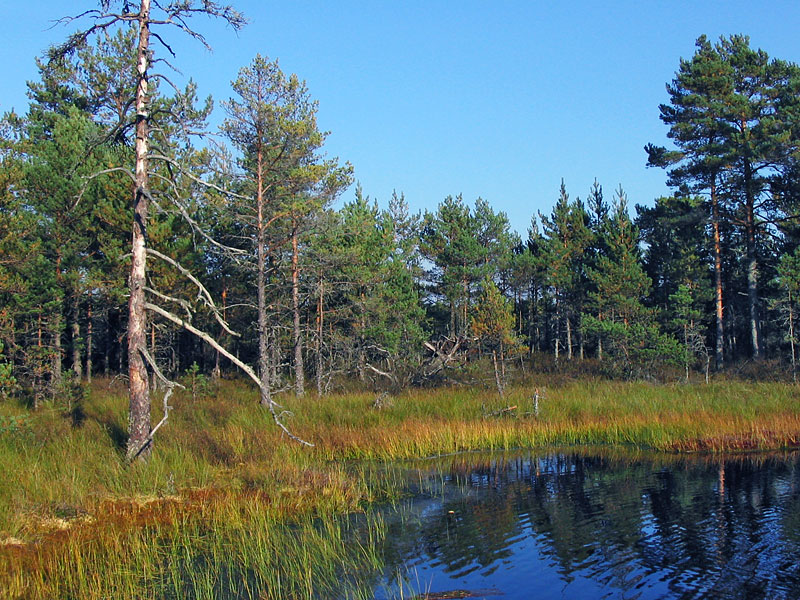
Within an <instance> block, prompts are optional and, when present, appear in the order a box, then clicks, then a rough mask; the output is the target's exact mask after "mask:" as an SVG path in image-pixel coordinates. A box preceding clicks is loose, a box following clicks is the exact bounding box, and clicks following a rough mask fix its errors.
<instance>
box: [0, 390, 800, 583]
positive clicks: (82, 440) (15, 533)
mask: <svg viewBox="0 0 800 600" xmlns="http://www.w3.org/2000/svg"><path fill="white" fill-rule="evenodd" d="M220 385H221V387H220V389H219V390H218V391H217V393H216V394H215V395H213V396H211V397H207V398H202V399H198V400H197V401H192V399H191V396H190V395H187V394H178V395H176V397H175V398H174V402H173V405H174V406H175V410H174V411H173V412H172V413H171V416H170V420H169V422H168V423H167V425H166V426H165V427H164V428H162V429H161V430H160V431H159V435H158V436H157V439H156V445H155V449H154V452H153V456H152V458H151V460H150V461H149V462H148V463H147V464H137V465H132V466H129V465H126V464H125V463H124V460H123V458H122V444H123V442H124V428H125V424H126V422H127V417H126V414H125V410H126V407H127V400H126V397H125V392H124V390H122V389H109V385H108V382H103V381H99V382H97V383H96V384H95V386H94V388H93V389H92V391H91V393H90V394H88V397H87V399H86V400H85V402H84V403H83V405H82V406H81V410H82V414H81V415H80V416H81V418H79V419H75V418H74V416H75V415H74V413H73V415H72V416H67V415H66V414H65V411H64V410H63V407H59V406H50V407H46V408H45V409H43V410H41V411H40V412H38V413H35V414H32V415H30V416H29V417H28V418H26V419H23V420H22V425H20V426H18V427H16V428H14V430H0V462H2V464H3V465H4V467H5V470H6V473H7V476H6V483H5V484H4V485H3V486H0V592H4V593H2V594H0V596H4V597H5V596H8V597H12V598H14V597H20V598H22V597H31V598H39V597H41V598H47V597H54V598H59V597H75V598H78V597H80V598H101V597H115V598H117V597H120V598H122V597H125V598H138V597H143V598H144V597H154V596H160V595H166V596H170V595H172V596H174V597H180V596H181V595H182V594H189V595H192V596H194V597H214V595H215V594H216V593H217V592H219V589H220V588H219V586H220V585H223V584H222V583H219V582H214V581H206V580H200V579H192V577H195V576H196V577H200V575H199V574H197V573H195V574H193V575H191V576H189V575H188V574H187V573H189V572H193V569H191V568H189V567H188V566H187V565H190V564H192V561H200V563H202V564H205V565H216V566H217V567H219V568H223V567H222V566H221V565H222V562H221V561H223V559H224V558H226V557H227V556H228V555H229V554H230V552H231V551H232V550H231V549H232V548H234V547H236V546H237V544H240V545H241V544H244V549H243V550H242V552H243V554H242V555H241V556H239V558H238V559H237V560H239V562H238V563H236V564H238V565H239V567H237V568H240V570H241V573H239V574H238V575H237V576H236V577H232V578H230V580H229V581H227V580H226V581H227V583H224V585H234V586H239V585H245V586H248V585H251V586H254V587H253V588H252V589H253V590H259V592H258V593H259V594H264V595H265V597H281V596H280V593H284V592H280V593H278V592H277V591H275V590H284V591H285V590H288V589H290V587H291V586H292V585H295V584H297V585H300V582H302V581H304V580H305V579H307V578H308V572H309V570H310V569H312V566H313V568H314V569H317V570H320V569H321V572H325V573H327V574H328V575H326V576H327V577H329V578H330V579H331V581H332V582H333V581H338V575H336V569H335V564H337V561H339V562H341V561H347V560H350V561H354V562H355V563H358V562H359V561H366V562H367V563H368V562H370V561H374V560H376V559H375V557H374V556H372V555H370V552H369V550H368V549H361V550H358V551H357V552H355V554H353V553H350V551H349V543H347V542H345V541H344V537H343V534H342V532H341V528H342V524H341V523H340V522H338V521H336V520H335V519H334V520H331V515H336V514H342V513H348V512H353V511H358V510H361V509H362V508H363V507H364V506H366V505H368V504H370V503H373V502H375V501H376V500H384V499H389V498H392V497H393V496H394V495H395V494H397V493H399V492H401V491H402V488H403V483H402V475H401V472H400V470H399V469H395V468H387V467H386V466H385V465H384V464H383V463H384V462H385V461H393V460H396V459H415V458H422V457H429V456H437V455H446V454H450V453H457V452H462V451H468V450H479V449H480V450H509V449H516V448H522V449H525V448H545V447H552V446H573V447H574V446H586V445H591V446H604V447H615V448H616V447H624V448H629V449H654V450H658V451H666V452H670V453H682V452H689V451H704V452H723V451H731V450H767V449H778V448H787V447H797V446H800V400H799V399H798V388H797V387H796V386H791V385H787V384H778V383H769V384H765V383H762V384H752V383H739V382H731V383H713V384H711V385H665V386H654V385H649V384H641V383H617V382H607V381H588V382H573V383H565V384H563V385H560V386H558V387H554V388H548V389H547V390H546V391H545V392H544V395H543V398H542V399H541V400H540V407H539V408H540V411H539V414H538V415H534V414H532V412H533V406H532V398H531V397H532V393H533V390H532V386H525V385H518V386H516V387H513V388H511V389H509V390H508V393H507V395H506V398H505V399H503V400H500V399H499V398H498V397H497V396H496V394H494V393H493V392H492V391H491V390H489V389H479V388H459V387H453V388H440V389H435V390H408V391H405V392H403V393H400V394H397V395H395V396H393V397H391V398H390V399H389V400H390V401H389V402H388V406H386V407H384V408H381V409H376V408H374V407H373V402H374V400H375V396H376V395H375V394H373V393H351V394H341V395H332V396H329V397H323V398H320V397H316V396H314V395H310V396H308V397H306V398H303V399H295V398H292V397H287V398H283V399H281V402H282V403H283V404H285V406H286V408H287V409H289V410H291V411H292V412H293V415H294V416H293V417H292V418H290V419H289V420H288V421H287V424H288V425H289V427H290V428H291V429H292V430H293V431H295V432H296V433H297V434H299V435H300V436H301V437H303V438H305V439H308V440H310V441H312V442H313V443H314V444H315V446H314V448H311V449H306V448H303V447H301V446H299V445H296V444H294V443H292V442H290V441H288V440H287V439H285V438H283V437H282V436H281V434H280V432H279V431H278V430H277V428H276V427H275V426H274V424H273V423H272V421H271V417H270V415H269V413H268V412H266V411H265V410H263V409H262V408H260V407H259V406H258V405H257V404H256V398H257V394H256V393H255V391H254V390H253V389H252V388H251V387H249V386H247V385H246V384H243V383H240V382H222V383H221V384H220ZM509 406H516V407H517V408H516V409H515V410H513V411H507V412H505V413H503V416H500V417H497V416H487V415H489V414H492V413H497V412H498V411H499V410H500V409H502V408H505V407H509ZM156 412H157V411H156ZM26 413H27V411H26V409H24V408H22V407H21V406H18V405H14V404H13V403H5V404H0V419H6V420H7V418H8V417H10V416H16V415H22V414H26ZM154 418H156V419H157V418H160V415H158V414H155V415H154ZM2 422H6V421H2V420H0V423H2ZM321 516H322V517H324V519H323V520H324V522H325V523H326V524H325V526H324V527H327V528H329V529H330V531H329V534H331V535H332V537H331V539H330V540H327V541H326V540H324V539H322V538H320V537H319V536H318V534H317V533H314V531H315V526H314V525H313V524H312V522H311V521H310V520H309V519H313V518H315V517H321ZM290 521H291V522H293V523H294V525H293V526H292V527H290V528H289V529H288V530H287V529H286V527H285V524H286V523H287V522H290ZM298 524H299V525H298ZM317 527H318V526H317ZM298 528H299V530H300V531H304V532H305V533H304V534H303V535H305V536H306V537H305V538H303V540H302V544H306V545H308V544H309V543H311V542H310V541H309V540H314V542H313V544H312V545H314V548H316V550H314V552H316V554H315V555H314V556H313V557H310V556H306V559H303V556H304V554H303V553H304V552H305V550H302V547H301V546H297V545H296V544H297V543H299V542H298V539H299V538H297V537H296V536H295V537H291V535H290V534H289V533H287V531H290V530H298ZM379 529H380V528H379V527H378V526H376V527H375V532H378V531H379ZM252 531H254V532H256V533H254V534H253V535H252V536H251V539H248V540H246V541H245V542H242V540H241V538H242V536H243V535H244V534H243V532H247V533H248V534H249V533H250V532H252ZM336 532H338V533H336ZM370 535H378V533H370ZM281 536H283V537H281ZM245 537H246V536H245ZM301 537H302V536H301ZM270 540H282V541H281V543H284V544H287V545H288V546H287V547H288V548H290V550H289V551H288V554H287V556H286V560H287V561H289V562H286V563H281V564H280V565H279V564H277V563H275V562H274V561H273V562H272V563H269V560H273V559H272V558H271V556H272V555H271V553H272V552H275V551H276V548H275V546H274V544H273V541H270ZM337 540H338V541H337ZM186 548H190V549H188V550H187V549H186ZM192 548H193V549H194V550H191V549H192ZM131 549H132V550H131ZM186 552H189V553H190V555H184V554H181V553H186ZM192 552H194V554H191V553H192ZM254 557H255V558H254ZM265 557H270V558H269V560H267V558H265ZM253 560H261V561H262V562H264V561H266V563H269V564H272V566H273V568H274V570H275V572H276V573H283V575H281V577H283V578H284V579H286V578H288V579H292V580H293V583H291V584H290V583H289V582H288V581H283V582H278V581H276V580H275V579H274V578H273V579H270V577H271V576H269V575H268V573H267V572H264V573H260V574H253V573H251V572H250V571H248V570H247V568H246V567H245V566H244V565H247V564H250V562H251V561H253ZM304 560H305V562H303V561H304ZM187 561H188V562H187ZM215 561H217V562H215ZM292 561H294V562H292ZM266 563H265V564H266ZM290 563H291V564H290ZM312 563H313V565H312ZM319 564H321V565H323V566H322V567H320V566H319ZM292 565H293V566H292ZM69 569H73V570H72V571H70V570H69ZM326 569H327V570H326ZM120 573H122V574H120ZM198 573H199V571H198ZM142 574H146V575H142ZM304 578H305V579H304ZM115 581H116V582H118V583H119V585H120V586H122V587H121V588H120V589H121V590H122V591H121V592H115V591H114V590H110V589H109V587H108V586H109V585H111V583H110V582H115ZM248 582H249V583H248ZM308 585H310V583H309V584H308ZM215 586H216V587H215ZM281 586H289V587H281ZM291 589H292V590H294V591H293V592H292V594H294V595H295V597H306V596H307V595H308V594H309V593H310V592H309V590H310V587H308V586H306V587H303V588H302V589H301V588H300V587H297V588H296V589H295V588H291ZM165 590H171V591H170V592H169V593H167V591H165ZM187 590H188V591H187ZM264 590H272V592H269V591H268V592H265V591H264ZM5 592H7V593H5ZM240 592H241V593H242V594H245V592H242V591H241V590H239V591H238V592H237V593H240ZM254 593H255V592H254ZM342 593H343V592H342ZM270 594H272V596H270ZM245 596H246V594H245ZM253 597H257V596H253ZM284 597H289V595H288V594H287V595H286V596H284Z"/></svg>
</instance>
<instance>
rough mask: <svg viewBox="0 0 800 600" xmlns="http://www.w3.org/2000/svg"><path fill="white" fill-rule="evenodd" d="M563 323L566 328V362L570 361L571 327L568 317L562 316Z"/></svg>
mask: <svg viewBox="0 0 800 600" xmlns="http://www.w3.org/2000/svg"><path fill="white" fill-rule="evenodd" d="M564 322H565V323H566V327H567V360H572V325H571V323H570V322H569V315H568V314H567V315H564Z"/></svg>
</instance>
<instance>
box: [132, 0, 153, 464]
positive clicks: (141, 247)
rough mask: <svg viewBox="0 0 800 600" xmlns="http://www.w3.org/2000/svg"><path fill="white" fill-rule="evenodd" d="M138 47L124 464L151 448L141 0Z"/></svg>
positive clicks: (146, 17) (145, 25) (145, 1)
mask: <svg viewBox="0 0 800 600" xmlns="http://www.w3.org/2000/svg"><path fill="white" fill-rule="evenodd" d="M138 22H139V46H138V51H137V66H136V70H137V74H138V85H137V87H136V145H135V158H136V168H135V175H134V176H135V187H136V189H135V191H134V199H133V211H134V217H133V232H132V239H131V255H132V260H131V275H130V281H129V287H130V300H129V302H128V378H129V388H128V389H129V410H128V449H127V450H128V451H127V456H128V460H134V459H142V460H144V459H146V458H147V457H148V456H149V455H150V452H151V450H152V440H151V439H150V427H151V423H150V390H149V386H148V380H147V366H146V365H145V361H144V357H143V356H142V353H141V350H142V349H144V348H146V343H147V341H146V332H147V315H146V313H145V309H144V304H145V297H144V287H145V272H146V267H145V263H146V258H147V252H146V242H147V213H148V202H149V189H148V188H149V179H148V174H147V162H148V161H147V158H148V157H147V154H148V138H149V114H148V111H149V106H148V97H147V92H148V89H147V86H148V81H147V77H148V75H147V71H148V67H149V61H150V52H149V45H150V0H141V9H140V11H139V17H138Z"/></svg>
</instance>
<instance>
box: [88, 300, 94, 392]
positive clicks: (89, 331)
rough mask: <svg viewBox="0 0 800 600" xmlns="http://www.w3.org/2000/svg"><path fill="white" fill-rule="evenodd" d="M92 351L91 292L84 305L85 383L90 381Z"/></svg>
mask: <svg viewBox="0 0 800 600" xmlns="http://www.w3.org/2000/svg"><path fill="white" fill-rule="evenodd" d="M93 351H94V325H93V324H92V294H91V292H90V293H89V304H88V305H87V307H86V383H92V352H93Z"/></svg>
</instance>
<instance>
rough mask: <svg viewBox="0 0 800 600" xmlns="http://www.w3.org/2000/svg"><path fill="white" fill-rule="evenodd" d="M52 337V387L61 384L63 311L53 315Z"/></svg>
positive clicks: (59, 310)
mask: <svg viewBox="0 0 800 600" xmlns="http://www.w3.org/2000/svg"><path fill="white" fill-rule="evenodd" d="M51 335H52V336H53V356H52V365H53V366H52V372H51V374H50V384H51V385H50V387H51V388H53V387H55V386H57V385H60V384H61V371H62V365H61V362H62V361H61V309H60V308H59V309H57V310H56V311H55V312H54V313H53V320H52V327H51Z"/></svg>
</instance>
